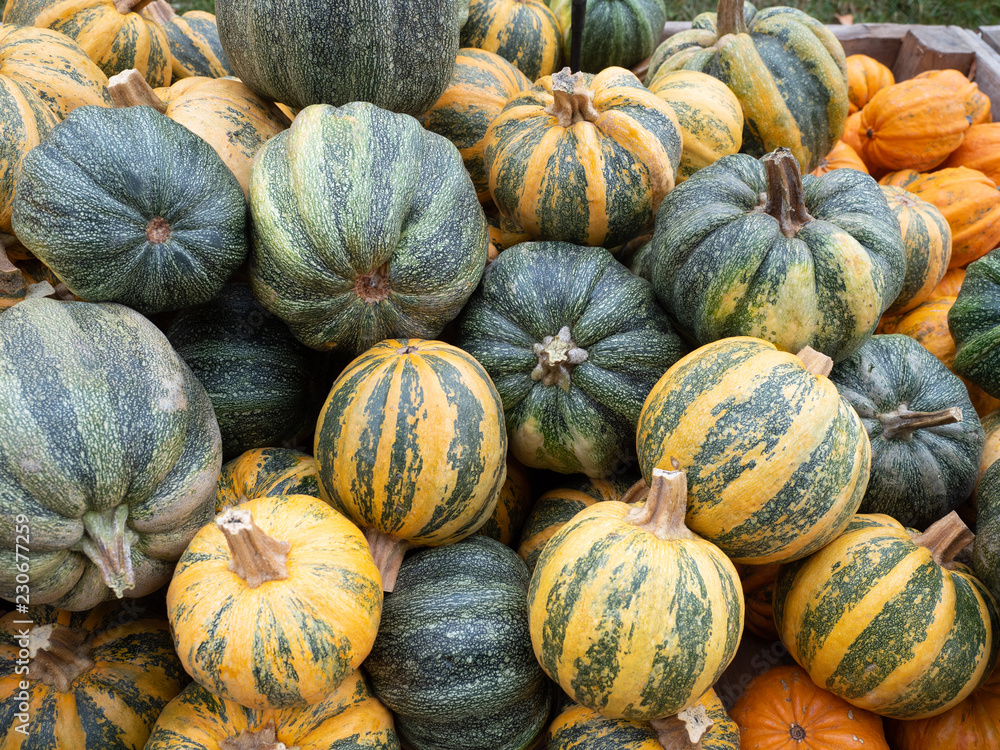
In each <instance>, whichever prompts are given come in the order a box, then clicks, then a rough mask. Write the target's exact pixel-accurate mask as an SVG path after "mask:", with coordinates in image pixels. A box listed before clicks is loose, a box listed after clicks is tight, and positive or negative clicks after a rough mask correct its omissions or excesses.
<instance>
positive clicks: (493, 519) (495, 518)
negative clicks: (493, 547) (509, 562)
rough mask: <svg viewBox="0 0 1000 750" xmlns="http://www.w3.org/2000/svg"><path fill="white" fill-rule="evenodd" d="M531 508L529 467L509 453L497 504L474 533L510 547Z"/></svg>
mask: <svg viewBox="0 0 1000 750" xmlns="http://www.w3.org/2000/svg"><path fill="white" fill-rule="evenodd" d="M530 510H531V483H530V478H529V477H528V470H527V469H526V468H524V466H522V465H521V464H520V462H518V460H517V459H516V458H511V456H510V455H509V454H508V456H507V478H506V479H504V481H503V486H502V487H501V488H500V497H499V498H498V499H497V507H496V508H495V509H494V510H493V515H491V516H490V517H489V518H488V519H486V523H484V524H483V525H482V526H481V527H480V529H479V531H477V532H476V533H477V534H482V535H483V536H488V537H489V538H490V539H496V540H497V541H498V542H500V543H501V544H506V545H507V546H508V547H512V546H514V545H515V543H516V542H517V540H518V538H519V537H520V536H521V527H522V526H524V521H525V519H526V518H527V517H528V512H529V511H530Z"/></svg>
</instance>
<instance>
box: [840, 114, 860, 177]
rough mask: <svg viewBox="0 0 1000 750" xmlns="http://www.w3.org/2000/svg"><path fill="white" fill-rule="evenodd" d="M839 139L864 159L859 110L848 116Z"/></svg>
mask: <svg viewBox="0 0 1000 750" xmlns="http://www.w3.org/2000/svg"><path fill="white" fill-rule="evenodd" d="M840 140H842V141H843V142H844V143H846V144H847V145H848V146H850V147H851V148H852V149H854V153H856V154H857V155H858V156H859V157H861V160H862V161H864V157H863V156H862V154H861V110H858V111H857V112H855V113H854V114H853V115H850V116H848V118H847V122H846V123H844V133H843V135H841V136H840ZM866 166H867V164H866Z"/></svg>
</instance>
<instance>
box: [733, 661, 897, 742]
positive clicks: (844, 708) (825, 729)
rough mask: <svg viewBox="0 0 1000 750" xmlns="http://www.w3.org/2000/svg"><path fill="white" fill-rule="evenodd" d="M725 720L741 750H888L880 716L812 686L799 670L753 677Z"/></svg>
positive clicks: (780, 670) (773, 670)
mask: <svg viewBox="0 0 1000 750" xmlns="http://www.w3.org/2000/svg"><path fill="white" fill-rule="evenodd" d="M729 715H730V717H732V719H733V720H734V721H735V722H736V723H737V724H738V725H739V728H740V745H741V746H742V747H744V748H768V750H805V748H808V749H809V750H849V749H851V748H856V749H857V750H889V745H888V744H887V743H886V741H885V731H884V730H883V728H882V718H881V717H880V716H877V715H876V714H873V713H871V712H870V711H866V710H864V709H862V708H857V707H855V706H852V705H851V704H850V703H848V702H847V701H845V700H843V699H842V698H838V697H837V696H835V695H833V694H832V693H828V692H827V691H825V690H822V689H821V688H818V687H816V685H814V684H813V682H812V680H810V679H809V676H808V675H807V674H806V672H805V670H803V669H802V668H801V667H798V666H791V667H789V666H778V667H773V668H771V669H769V670H768V671H767V672H764V674H762V675H758V676H757V677H755V678H754V679H753V681H752V682H751V683H750V684H749V685H748V686H747V689H746V692H744V693H743V695H742V696H740V699H739V700H738V701H736V705H734V706H733V708H732V710H731V711H730V712H729Z"/></svg>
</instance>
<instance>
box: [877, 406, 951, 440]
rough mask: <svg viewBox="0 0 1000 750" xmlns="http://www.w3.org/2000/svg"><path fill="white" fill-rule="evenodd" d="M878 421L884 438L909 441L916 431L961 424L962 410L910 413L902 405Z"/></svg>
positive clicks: (882, 415) (879, 417) (880, 417)
mask: <svg viewBox="0 0 1000 750" xmlns="http://www.w3.org/2000/svg"><path fill="white" fill-rule="evenodd" d="M878 419H879V422H881V423H882V437H884V438H886V439H888V440H891V439H893V438H901V439H903V440H908V439H909V438H910V435H912V434H913V431H914V430H922V429H925V428H927V427H941V426H942V425H946V424H956V423H957V422H961V421H962V410H961V409H960V408H959V407H957V406H952V407H950V408H948V409H941V410H940V411H910V410H909V409H907V408H906V404H901V405H900V407H899V408H898V409H897V410H896V411H893V412H889V413H887V414H879V415H878Z"/></svg>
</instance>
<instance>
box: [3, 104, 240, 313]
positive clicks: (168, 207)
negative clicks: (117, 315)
mask: <svg viewBox="0 0 1000 750" xmlns="http://www.w3.org/2000/svg"><path fill="white" fill-rule="evenodd" d="M13 226H14V233H15V234H16V235H17V236H18V238H19V239H20V240H21V242H22V243H24V245H25V247H27V248H28V249H29V250H30V251H31V252H32V253H34V254H35V255H36V256H37V257H38V258H39V259H40V260H41V261H42V262H43V263H45V264H46V265H47V266H49V267H50V268H51V269H52V270H53V271H54V272H55V273H56V275H57V276H59V278H61V279H62V280H63V281H64V282H65V283H66V286H67V287H69V289H70V291H72V292H73V293H74V294H76V295H78V296H80V297H82V298H84V299H87V300H89V301H92V302H121V303H123V304H126V305H129V306H130V307H133V308H135V309H136V310H138V311H139V312H141V313H143V314H146V315H149V314H152V313H157V312H162V311H165V310H178V309H180V308H182V307H187V306H188V305H195V304H198V303H200V302H207V301H208V300H209V299H211V298H212V297H213V296H214V295H215V294H216V293H217V292H218V291H219V290H220V289H221V288H222V285H223V284H225V282H226V280H227V279H228V278H229V276H230V274H232V273H233V271H235V270H236V268H237V267H238V266H239V265H240V264H241V263H242V262H243V259H244V258H245V257H246V254H247V239H246V201H245V200H244V198H243V191H242V189H240V185H239V182H237V180H236V177H235V176H234V175H233V173H232V172H231V171H229V168H228V167H227V166H226V165H225V163H224V162H223V161H222V159H221V158H219V155H218V154H217V153H216V152H215V151H214V150H213V149H212V147H211V146H209V145H208V144H207V143H206V142H205V141H203V140H202V139H201V138H199V137H198V136H196V135H195V134H194V133H192V132H191V131H190V130H188V129H187V128H185V127H184V126H183V125H180V124H178V123H176V122H174V121H173V120H171V119H169V118H167V117H164V116H163V115H161V114H160V113H158V112H156V111H155V110H153V109H151V108H149V107H128V108H126V109H106V108H103V107H77V108H76V109H74V110H73V111H72V112H70V114H69V115H68V116H67V117H66V119H65V120H63V121H62V122H61V123H59V125H57V126H56V127H55V128H53V130H52V133H51V134H50V135H49V137H47V138H46V139H45V141H44V143H42V144H41V145H40V146H39V147H38V148H34V149H32V150H31V151H30V152H29V154H28V155H27V156H26V157H25V160H24V163H23V165H22V173H21V179H20V180H19V182H18V186H17V195H16V196H15V200H14V207H13Z"/></svg>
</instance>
